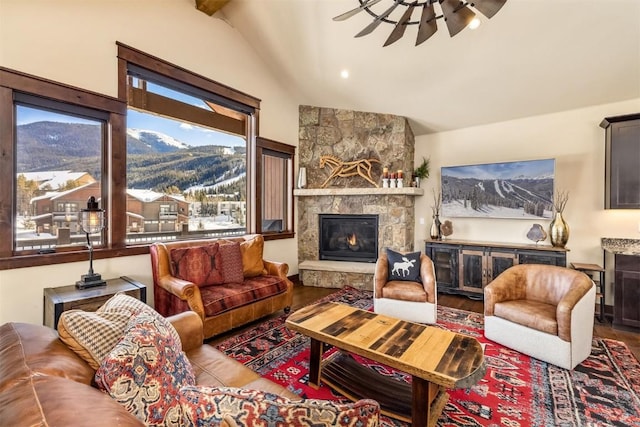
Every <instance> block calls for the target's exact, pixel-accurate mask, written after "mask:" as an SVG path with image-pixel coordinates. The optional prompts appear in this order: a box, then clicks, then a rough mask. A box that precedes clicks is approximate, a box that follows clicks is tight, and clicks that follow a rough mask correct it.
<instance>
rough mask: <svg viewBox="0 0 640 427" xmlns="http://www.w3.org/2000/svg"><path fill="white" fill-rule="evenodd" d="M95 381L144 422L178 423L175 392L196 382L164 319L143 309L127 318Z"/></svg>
mask: <svg viewBox="0 0 640 427" xmlns="http://www.w3.org/2000/svg"><path fill="white" fill-rule="evenodd" d="M95 381H96V385H97V386H98V388H99V389H101V390H103V391H105V392H107V393H108V394H109V395H110V396H111V397H113V398H114V399H115V400H116V401H117V402H118V403H120V404H122V405H123V406H124V407H125V408H126V409H127V410H128V411H129V412H130V413H132V414H133V415H135V416H136V417H137V418H138V419H140V420H141V421H143V422H144V423H145V425H147V426H179V425H181V419H182V412H181V408H180V404H179V402H178V393H179V390H180V388H181V387H183V386H185V385H195V376H194V373H193V369H192V367H191V364H190V363H189V360H188V359H187V357H186V355H185V353H184V352H183V351H182V349H181V346H180V343H179V342H178V341H176V340H175V338H174V337H173V334H172V331H171V329H169V328H168V327H167V325H166V323H165V322H161V321H159V320H158V318H157V317H155V316H153V315H150V314H148V313H142V314H139V315H138V316H136V317H134V318H133V319H131V320H130V321H129V323H128V324H127V327H126V329H125V333H124V336H123V337H122V339H121V340H120V341H119V342H118V344H116V346H115V347H114V348H113V350H111V352H110V353H109V354H108V355H107V356H106V357H105V359H104V360H103V362H102V364H101V365H100V367H99V368H98V370H97V371H96V375H95Z"/></svg>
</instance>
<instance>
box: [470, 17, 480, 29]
mask: <svg viewBox="0 0 640 427" xmlns="http://www.w3.org/2000/svg"><path fill="white" fill-rule="evenodd" d="M467 26H468V27H469V28H470V29H472V30H475V29H476V28H478V27H479V26H480V20H479V19H478V18H473V19H472V20H471V22H469V25H467Z"/></svg>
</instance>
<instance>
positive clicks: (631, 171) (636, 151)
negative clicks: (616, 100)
mask: <svg viewBox="0 0 640 427" xmlns="http://www.w3.org/2000/svg"><path fill="white" fill-rule="evenodd" d="M600 126H601V127H603V128H604V129H605V131H606V132H605V142H606V149H605V190H604V194H605V202H604V204H605V209H640V113H638V114H628V115H625V116H616V117H606V118H605V119H604V120H603V121H602V123H600Z"/></svg>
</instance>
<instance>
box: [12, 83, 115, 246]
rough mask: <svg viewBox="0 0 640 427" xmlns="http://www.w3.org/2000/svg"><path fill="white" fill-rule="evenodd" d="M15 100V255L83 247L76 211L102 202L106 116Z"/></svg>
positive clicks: (25, 97)
mask: <svg viewBox="0 0 640 427" xmlns="http://www.w3.org/2000/svg"><path fill="white" fill-rule="evenodd" d="M14 99H15V114H16V174H17V177H16V201H15V206H16V215H15V222H14V227H15V232H14V236H15V239H14V251H16V252H21V251H25V250H39V251H42V250H49V249H52V248H61V247H65V246H73V245H82V246H84V245H85V242H86V237H85V234H84V232H83V231H82V229H81V228H80V227H79V222H78V213H79V211H80V209H81V208H82V207H83V206H86V203H87V200H88V199H89V197H91V196H94V197H96V199H97V200H100V199H101V195H102V186H101V179H102V147H104V146H105V142H106V141H105V139H106V138H105V135H106V123H107V120H108V116H106V115H105V114H103V113H101V112H99V111H95V110H91V109H87V108H80V107H74V106H71V105H69V104H66V103H63V102H59V101H51V100H46V101H45V100H43V99H41V98H37V97H34V96H28V95H24V94H20V93H18V94H16V95H15V96H14ZM93 243H94V244H97V245H100V244H101V239H94V241H93Z"/></svg>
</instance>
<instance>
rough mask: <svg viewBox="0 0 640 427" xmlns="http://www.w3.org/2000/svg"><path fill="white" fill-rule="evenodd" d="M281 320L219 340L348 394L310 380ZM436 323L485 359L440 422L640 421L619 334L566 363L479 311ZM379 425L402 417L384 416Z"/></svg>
mask: <svg viewBox="0 0 640 427" xmlns="http://www.w3.org/2000/svg"><path fill="white" fill-rule="evenodd" d="M323 300H329V301H336V302H341V303H345V304H349V305H353V306H356V307H359V308H362V309H365V310H370V309H371V307H372V305H373V303H372V293H371V292H368V291H361V290H357V289H354V288H351V287H345V288H343V289H341V290H339V291H337V292H335V293H333V294H331V295H329V296H327V297H325V298H324V299H323ZM285 320H286V315H284V314H283V315H281V316H279V317H277V318H273V319H270V320H267V321H265V322H263V323H260V324H257V325H256V326H255V327H254V328H252V329H250V330H248V331H246V332H243V333H241V334H239V335H237V336H234V337H231V338H229V339H227V340H225V341H224V342H222V343H220V344H218V345H217V346H216V347H217V348H219V349H220V350H222V351H223V352H225V353H226V354H228V355H229V356H231V357H233V358H234V359H236V360H238V361H240V362H241V363H243V364H245V365H246V366H248V367H250V368H251V369H253V370H254V371H256V372H258V373H259V374H261V375H262V376H264V377H267V378H269V379H271V380H272V381H275V382H277V383H279V384H282V385H284V386H286V387H287V388H289V390H291V391H293V392H294V393H296V394H298V395H300V396H302V397H306V398H314V399H331V400H336V401H346V400H345V399H344V398H343V397H342V396H341V395H339V394H337V393H334V392H333V391H332V390H331V389H329V388H328V387H326V386H324V385H322V386H321V387H320V389H318V390H316V389H313V388H311V387H309V386H308V385H307V380H308V371H309V338H307V337H305V336H303V335H300V334H298V333H295V332H292V331H289V330H288V329H287V328H286V327H285V326H284V322H285ZM438 326H439V327H442V328H446V329H449V330H452V331H456V332H460V333H465V334H469V335H472V336H474V337H476V338H477V339H478V340H479V341H480V342H481V343H483V344H486V346H485V360H486V363H487V373H486V375H485V377H484V378H483V379H482V380H481V381H480V382H479V383H478V384H477V385H475V386H474V387H472V388H470V389H459V390H450V391H449V395H450V398H449V402H448V403H447V405H446V407H445V409H444V411H443V413H442V415H441V416H440V419H439V420H438V425H439V426H448V427H449V426H496V427H497V426H507V427H520V426H522V427H525V426H540V427H547V426H564V427H573V426H584V427H587V426H588V427H593V426H625V427H627V426H640V363H638V361H637V360H636V359H635V357H634V356H633V354H632V353H631V352H630V351H629V349H628V347H627V346H626V345H625V344H624V343H623V342H619V341H615V340H609V339H599V338H597V339H594V340H593V349H592V352H591V356H590V357H589V358H588V359H587V360H585V361H584V362H583V363H582V364H580V365H578V366H577V367H576V368H575V369H574V370H573V371H567V370H565V369H561V368H558V367H555V366H553V365H550V364H547V363H545V362H541V361H539V360H537V359H533V358H531V357H529V356H525V355H523V354H521V353H518V352H516V351H514V350H510V349H508V348H506V347H503V346H501V345H499V344H496V343H494V342H492V341H489V340H487V339H486V338H484V335H483V327H484V325H483V316H482V315H481V314H477V313H470V312H467V311H463V310H457V309H452V308H447V307H438ZM332 351H335V349H330V350H328V352H332ZM327 355H328V354H327ZM325 356H326V355H325ZM358 360H359V361H360V363H363V364H365V365H367V366H369V367H370V368H371V369H375V370H377V371H378V372H379V373H380V374H382V375H387V376H391V377H394V378H396V379H397V380H398V381H406V382H410V381H411V378H410V376H407V375H406V374H404V373H402V372H399V371H396V370H393V369H390V368H388V367H386V366H383V365H380V364H378V363H375V362H372V361H369V360H367V359H364V358H361V357H358ZM381 425H382V426H405V425H406V424H405V423H402V422H399V421H397V420H394V419H391V418H387V417H384V416H383V417H382V419H381Z"/></svg>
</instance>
